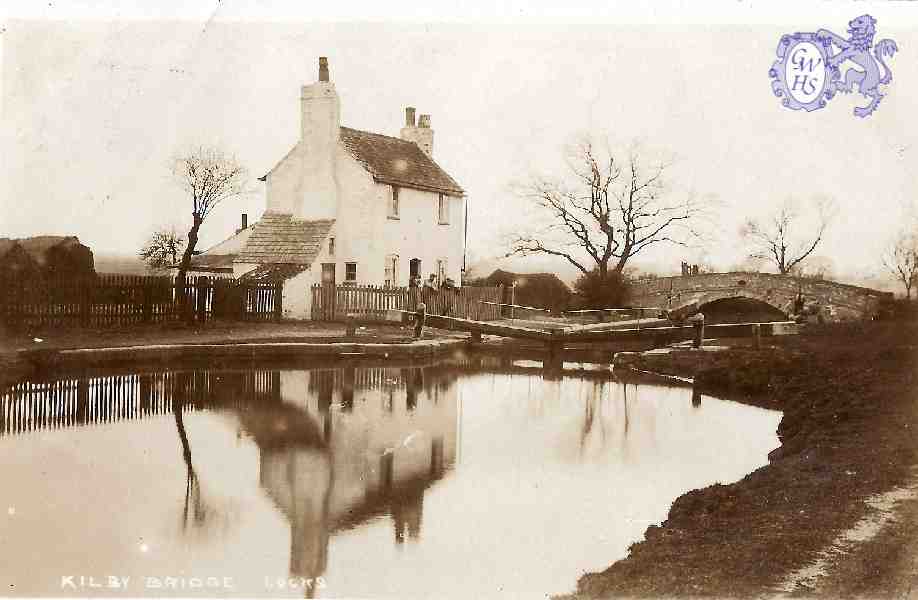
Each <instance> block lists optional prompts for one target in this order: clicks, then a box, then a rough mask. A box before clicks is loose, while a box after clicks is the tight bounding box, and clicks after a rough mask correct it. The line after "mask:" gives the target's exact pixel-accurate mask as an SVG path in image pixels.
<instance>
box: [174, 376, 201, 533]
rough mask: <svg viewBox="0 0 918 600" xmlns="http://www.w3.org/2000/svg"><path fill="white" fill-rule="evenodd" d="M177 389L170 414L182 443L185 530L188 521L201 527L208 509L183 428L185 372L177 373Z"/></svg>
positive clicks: (186, 384) (186, 379)
mask: <svg viewBox="0 0 918 600" xmlns="http://www.w3.org/2000/svg"><path fill="white" fill-rule="evenodd" d="M177 391H178V392H179V393H178V394H174V395H173V400H172V415H173V416H174V417H175V429H176V430H177V431H178V435H179V441H180V442H181V444H182V458H183V459H184V460H185V469H186V475H185V506H184V509H183V510H182V531H187V530H188V526H189V521H190V524H191V525H192V526H194V527H198V528H201V527H203V526H204V525H205V524H206V522H207V514H208V512H209V511H208V508H207V506H206V504H205V503H204V500H203V499H202V497H201V482H200V481H199V480H198V475H197V473H195V471H194V463H193V462H192V460H191V444H190V443H189V442H188V432H187V431H186V429H185V418H184V416H183V413H182V410H183V409H184V407H185V404H186V399H187V395H186V394H187V391H188V374H187V373H181V374H179V377H178V390H177Z"/></svg>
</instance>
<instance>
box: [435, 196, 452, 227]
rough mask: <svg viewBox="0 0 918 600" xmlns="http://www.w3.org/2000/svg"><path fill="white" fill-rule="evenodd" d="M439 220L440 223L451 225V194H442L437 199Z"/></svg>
mask: <svg viewBox="0 0 918 600" xmlns="http://www.w3.org/2000/svg"><path fill="white" fill-rule="evenodd" d="M437 222H438V223H439V224H440V225H449V196H447V195H446V194H440V197H439V200H438V201H437Z"/></svg>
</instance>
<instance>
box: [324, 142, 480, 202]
mask: <svg viewBox="0 0 918 600" xmlns="http://www.w3.org/2000/svg"><path fill="white" fill-rule="evenodd" d="M341 143H343V144H344V147H345V148H347V150H348V152H350V153H351V155H352V156H353V157H354V158H356V159H357V160H358V161H359V162H360V163H361V164H363V166H364V167H365V168H366V169H367V170H368V171H369V172H370V173H371V174H372V175H373V177H374V178H375V179H376V180H377V181H381V182H383V183H391V184H395V185H402V186H405V187H413V188H419V189H422V190H431V191H435V192H443V193H445V194H451V195H462V194H464V193H465V191H464V190H463V189H462V187H461V186H460V185H459V184H458V183H456V181H455V180H454V179H453V178H452V177H450V176H449V175H447V173H446V171H444V170H443V169H441V168H440V166H439V165H438V164H437V163H435V162H434V161H433V159H431V158H430V157H429V156H427V155H426V154H424V152H422V151H421V149H420V148H419V147H418V145H417V144H415V143H414V142H409V141H406V140H403V139H399V138H396V137H390V136H388V135H380V134H378V133H370V132H367V131H359V130H357V129H351V128H349V127H342V128H341Z"/></svg>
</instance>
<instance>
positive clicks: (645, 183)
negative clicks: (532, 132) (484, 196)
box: [508, 142, 703, 281]
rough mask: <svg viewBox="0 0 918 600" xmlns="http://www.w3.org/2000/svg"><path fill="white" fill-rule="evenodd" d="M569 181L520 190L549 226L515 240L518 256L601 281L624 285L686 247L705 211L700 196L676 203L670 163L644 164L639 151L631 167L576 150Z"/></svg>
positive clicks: (631, 156) (538, 180) (591, 150)
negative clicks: (658, 247) (541, 258)
mask: <svg viewBox="0 0 918 600" xmlns="http://www.w3.org/2000/svg"><path fill="white" fill-rule="evenodd" d="M567 166H568V170H569V174H568V176H567V177H565V178H562V179H551V178H547V177H535V178H533V179H532V180H531V181H530V182H528V183H526V184H523V185H520V186H517V193H518V194H519V195H520V196H522V197H523V198H525V199H528V200H530V201H531V202H533V204H534V206H535V207H536V208H537V210H538V211H539V212H540V213H541V214H542V215H543V216H545V217H546V222H547V225H545V226H544V227H542V228H541V229H539V230H538V231H535V232H530V233H528V234H519V235H516V236H515V237H514V238H512V240H511V242H510V245H511V251H510V252H509V253H508V256H509V255H511V254H518V255H521V256H527V255H532V254H547V255H551V256H559V257H561V258H564V259H565V260H567V261H568V262H569V263H571V264H572V265H574V266H575V267H576V268H577V269H578V270H580V271H581V272H582V273H583V274H584V275H588V274H589V273H590V272H592V271H595V272H596V274H597V276H598V277H599V279H600V281H606V280H607V279H608V278H609V276H610V275H611V276H614V277H615V278H618V277H620V275H621V273H622V271H623V270H624V268H625V266H626V265H627V264H628V261H629V260H630V259H631V258H632V257H634V256H635V255H637V254H638V253H640V252H642V251H643V250H644V249H646V248H648V247H650V246H652V245H654V244H659V243H673V244H683V245H684V244H686V243H687V241H688V240H689V239H691V238H692V237H696V236H697V235H698V232H697V231H696V230H694V228H693V225H694V224H695V223H696V222H697V220H698V219H699V218H700V217H701V216H702V214H703V203H701V202H699V201H697V200H696V199H695V198H694V197H693V196H688V197H686V198H681V199H671V198H670V197H669V196H670V194H669V189H668V186H667V182H666V180H665V177H664V175H665V172H666V170H667V168H668V167H669V166H670V164H669V163H668V162H665V161H659V162H653V161H649V160H642V159H641V157H640V156H639V151H638V148H637V147H634V146H633V147H632V148H631V149H630V151H629V152H628V153H627V157H626V158H625V160H623V161H619V160H617V159H616V157H615V156H614V155H613V153H612V152H611V151H609V150H605V151H597V150H596V148H595V146H594V145H593V144H592V143H590V142H582V143H580V144H577V145H576V146H574V147H573V148H572V151H571V153H570V156H569V157H568V161H567Z"/></svg>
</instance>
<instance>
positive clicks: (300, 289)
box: [283, 264, 321, 319]
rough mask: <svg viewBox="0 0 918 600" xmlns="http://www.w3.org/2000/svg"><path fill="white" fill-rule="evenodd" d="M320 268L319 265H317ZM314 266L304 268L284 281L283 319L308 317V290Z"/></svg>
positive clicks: (309, 301)
mask: <svg viewBox="0 0 918 600" xmlns="http://www.w3.org/2000/svg"><path fill="white" fill-rule="evenodd" d="M319 270H321V267H319ZM315 271H316V266H315V264H313V266H312V267H310V268H309V269H306V270H305V271H303V272H302V273H299V274H298V275H296V276H294V277H291V278H289V279H287V280H286V281H284V291H283V297H284V318H285V319H308V318H309V309H310V304H311V298H312V297H311V296H310V294H311V292H310V290H309V288H310V286H311V285H312V283H313V281H315Z"/></svg>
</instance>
